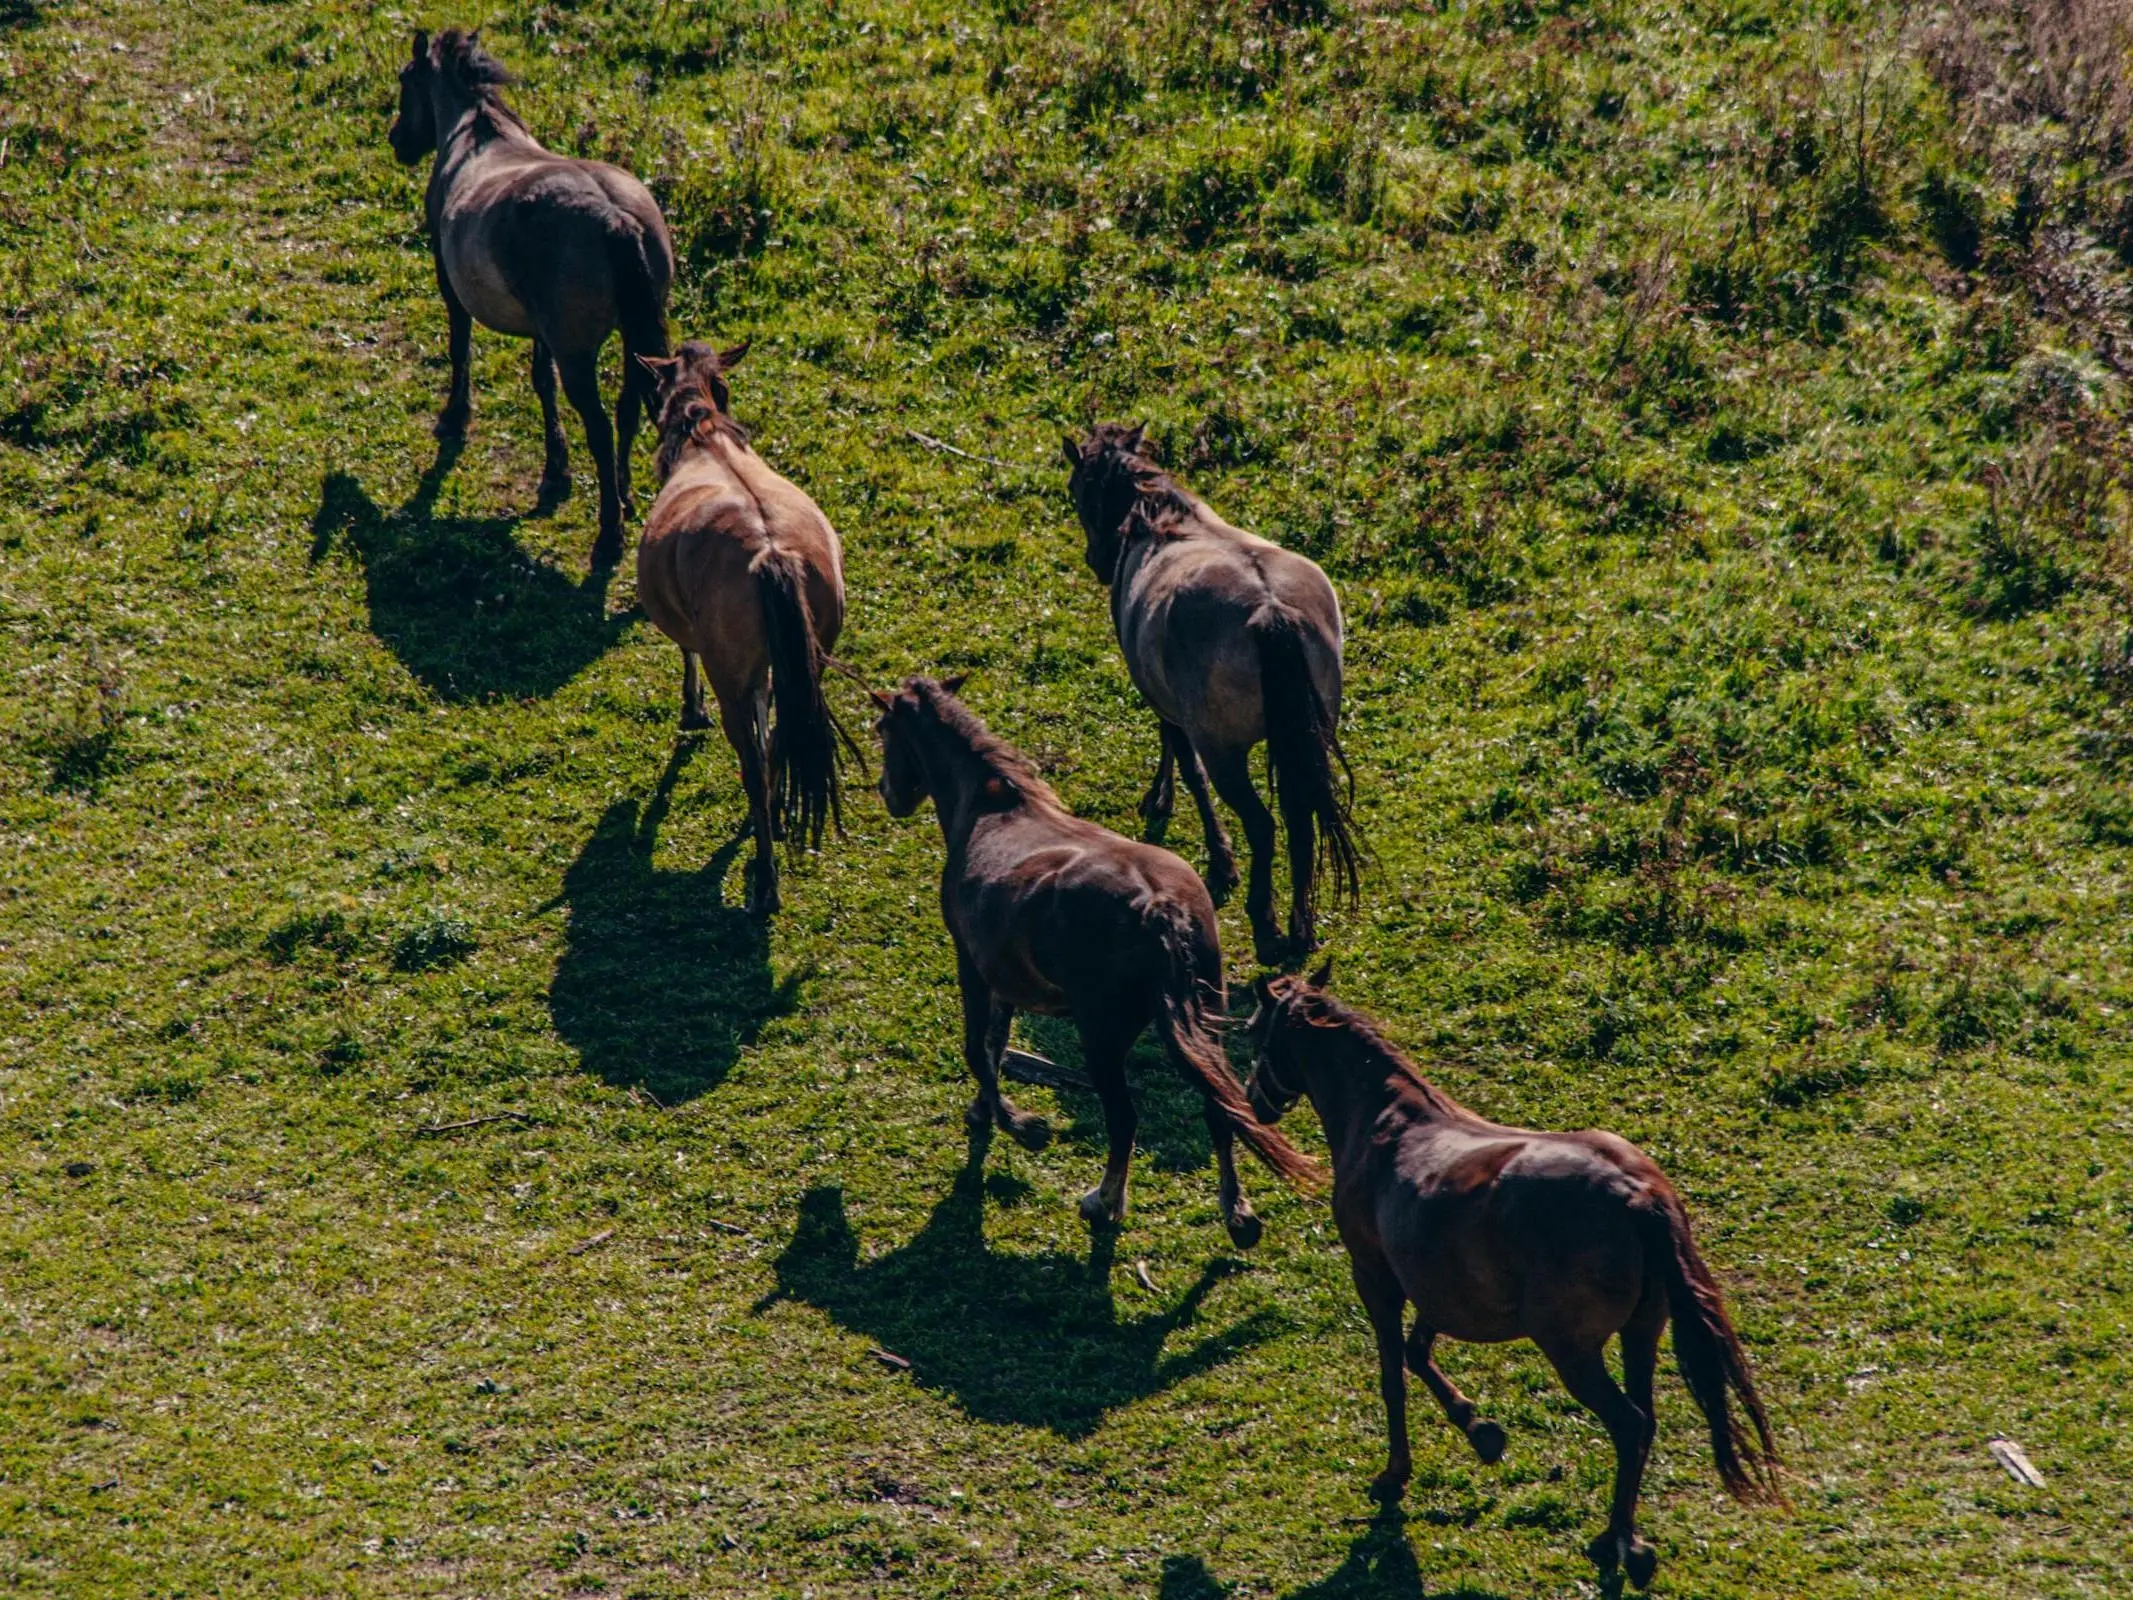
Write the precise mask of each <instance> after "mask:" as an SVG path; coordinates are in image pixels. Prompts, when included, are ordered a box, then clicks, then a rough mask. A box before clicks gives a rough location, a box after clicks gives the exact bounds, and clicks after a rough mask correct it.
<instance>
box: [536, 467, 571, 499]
mask: <svg viewBox="0 0 2133 1600" xmlns="http://www.w3.org/2000/svg"><path fill="white" fill-rule="evenodd" d="M535 492H536V493H537V494H538V495H539V497H540V498H541V500H543V501H544V502H553V501H557V500H568V499H569V498H570V471H569V469H568V468H565V469H564V470H563V471H561V472H544V473H542V474H541V482H540V487H539V488H538V489H537V490H536V491H535Z"/></svg>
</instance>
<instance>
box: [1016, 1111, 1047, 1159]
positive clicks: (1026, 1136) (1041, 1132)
mask: <svg viewBox="0 0 2133 1600" xmlns="http://www.w3.org/2000/svg"><path fill="white" fill-rule="evenodd" d="M1005 1127H1006V1129H1007V1136H1008V1138H1010V1139H1012V1140H1014V1141H1015V1143H1016V1144H1019V1145H1020V1146H1022V1148H1023V1149H1025V1150H1042V1149H1043V1148H1044V1147H1045V1146H1046V1145H1048V1144H1050V1143H1051V1142H1052V1125H1051V1124H1050V1123H1049V1122H1046V1121H1045V1120H1044V1118H1042V1117H1040V1116H1038V1115H1037V1113H1036V1112H1034V1111H1022V1112H1018V1113H1016V1114H1015V1115H1014V1116H1012V1117H1010V1118H1008V1120H1007V1122H1006V1123H1005Z"/></svg>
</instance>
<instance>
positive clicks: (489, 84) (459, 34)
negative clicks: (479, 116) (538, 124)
mask: <svg viewBox="0 0 2133 1600" xmlns="http://www.w3.org/2000/svg"><path fill="white" fill-rule="evenodd" d="M430 48H431V51H432V53H433V55H434V56H435V59H436V62H437V69H438V70H439V71H440V72H442V73H444V74H445V75H446V76H447V77H449V78H450V79H451V80H452V81H453V82H454V83H456V84H458V85H459V86H460V87H461V88H462V89H465V90H466V91H467V92H468V93H469V94H471V95H473V96H474V98H475V100H476V101H477V102H479V104H480V107H481V111H482V113H483V114H485V115H487V116H488V117H489V118H490V119H491V120H492V121H493V122H499V123H508V124H510V125H511V126H512V127H515V128H524V127H525V126H526V124H525V121H524V119H523V118H521V117H520V116H519V114H518V113H517V112H516V111H513V110H512V109H511V108H510V107H509V106H507V105H506V104H504V97H503V94H502V93H501V90H502V89H503V87H504V85H505V84H508V83H515V82H517V81H518V80H517V79H515V78H514V77H512V75H511V69H510V68H509V67H507V66H505V65H504V64H503V63H502V62H501V61H499V60H497V59H496V57H494V56H492V55H491V54H489V52H488V51H487V50H486V49H485V48H483V46H482V43H481V41H480V40H479V39H477V38H475V36H474V34H473V33H472V32H470V31H469V30H467V29H465V28H446V29H445V30H444V31H443V32H442V33H440V34H438V35H437V42H436V43H435V44H434V45H432V46H431V47H430Z"/></svg>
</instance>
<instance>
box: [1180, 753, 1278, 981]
mask: <svg viewBox="0 0 2133 1600" xmlns="http://www.w3.org/2000/svg"><path fill="white" fill-rule="evenodd" d="M1201 754H1202V756H1203V757H1204V759H1205V760H1206V763H1207V776H1208V777H1209V779H1211V780H1212V781H1213V783H1214V786H1215V793H1217V794H1219V795H1220V796H1221V797H1222V798H1223V799H1224V800H1225V801H1227V802H1228V804H1229V808H1230V810H1232V811H1234V812H1236V813H1237V818H1238V820H1239V821H1241V822H1242V823H1243V824H1244V842H1245V845H1246V847H1247V848H1248V849H1249V850H1250V851H1251V852H1252V876H1251V882H1250V883H1249V884H1248V885H1247V886H1246V888H1245V891H1244V914H1245V915H1246V916H1247V917H1249V918H1250V919H1251V923H1252V953H1253V954H1254V955H1255V956H1257V957H1258V958H1259V962H1260V964H1261V965H1262V966H1268V967H1273V966H1279V965H1280V964H1281V961H1282V958H1283V955H1284V954H1285V952H1284V950H1283V947H1282V938H1281V930H1280V929H1279V928H1278V927H1276V926H1275V923H1274V813H1273V812H1271V811H1269V810H1267V808H1266V802H1265V801H1263V800H1261V799H1260V798H1259V791H1258V790H1257V789H1254V788H1253V787H1252V768H1251V760H1250V756H1251V752H1250V750H1249V749H1245V750H1235V749H1230V750H1213V751H1203V752H1201ZM1231 870H1232V871H1234V870H1235V868H1234V866H1232V869H1231Z"/></svg>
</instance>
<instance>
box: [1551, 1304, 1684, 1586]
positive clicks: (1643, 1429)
mask: <svg viewBox="0 0 2133 1600" xmlns="http://www.w3.org/2000/svg"><path fill="white" fill-rule="evenodd" d="M1542 1348H1543V1351H1544V1353H1545V1354H1546V1355H1547V1357H1548V1359H1549V1360H1550V1361H1552V1362H1553V1363H1554V1364H1555V1370H1556V1373H1557V1375H1558V1376H1560V1377H1561V1378H1562V1380H1563V1387H1564V1388H1566V1389H1568V1390H1569V1391H1570V1394H1571V1397H1572V1398H1573V1399H1575V1400H1576V1401H1577V1402H1578V1403H1579V1404H1580V1405H1582V1406H1584V1407H1585V1408H1586V1409H1587V1410H1589V1411H1591V1412H1592V1413H1593V1414H1594V1415H1596V1416H1597V1417H1599V1419H1600V1421H1601V1422H1602V1423H1604V1424H1605V1425H1606V1427H1607V1435H1608V1437H1609V1438H1610V1439H1612V1440H1613V1441H1614V1446H1615V1492H1614V1499H1613V1501H1612V1503H1611V1504H1610V1506H1609V1508H1608V1513H1607V1531H1606V1532H1604V1533H1602V1534H1601V1535H1600V1536H1599V1537H1598V1538H1597V1539H1595V1540H1593V1541H1592V1543H1591V1544H1589V1545H1587V1546H1586V1547H1585V1554H1586V1555H1587V1556H1588V1557H1590V1558H1591V1560H1592V1562H1593V1564H1594V1565H1595V1566H1597V1567H1598V1568H1599V1569H1600V1570H1601V1571H1602V1572H1612V1571H1613V1570H1614V1569H1615V1567H1616V1566H1618V1565H1619V1566H1621V1567H1622V1568H1623V1569H1624V1571H1626V1572H1627V1573H1628V1575H1629V1579H1630V1581H1631V1582H1632V1583H1634V1584H1636V1585H1637V1586H1638V1587H1639V1588H1642V1587H1643V1586H1644V1585H1645V1584H1647V1583H1649V1582H1650V1581H1651V1577H1652V1573H1653V1572H1654V1570H1656V1569H1657V1567H1658V1565H1659V1555H1658V1552H1657V1551H1655V1550H1654V1549H1652V1547H1651V1546H1650V1545H1648V1544H1646V1543H1645V1542H1644V1541H1643V1540H1642V1539H1640V1538H1638V1537H1637V1490H1638V1488H1639V1487H1640V1486H1641V1485H1642V1483H1643V1481H1644V1459H1645V1456H1646V1455H1647V1454H1648V1453H1649V1451H1650V1449H1651V1443H1652V1431H1653V1424H1652V1416H1651V1413H1650V1412H1649V1411H1646V1410H1644V1409H1642V1408H1641V1407H1639V1406H1638V1405H1637V1403H1636V1402H1635V1401H1633V1400H1631V1399H1630V1398H1629V1396H1628V1395H1626V1394H1624V1393H1623V1392H1622V1391H1621V1390H1620V1389H1618V1388H1617V1387H1615V1380H1614V1377H1613V1375H1612V1374H1611V1373H1609V1372H1608V1370H1607V1358H1606V1356H1605V1355H1604V1354H1603V1351H1604V1348H1605V1347H1604V1346H1602V1345H1593V1346H1590V1347H1587V1348H1583V1349H1563V1348H1560V1347H1558V1348H1553V1349H1551V1348H1548V1347H1547V1346H1543V1347H1542Z"/></svg>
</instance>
